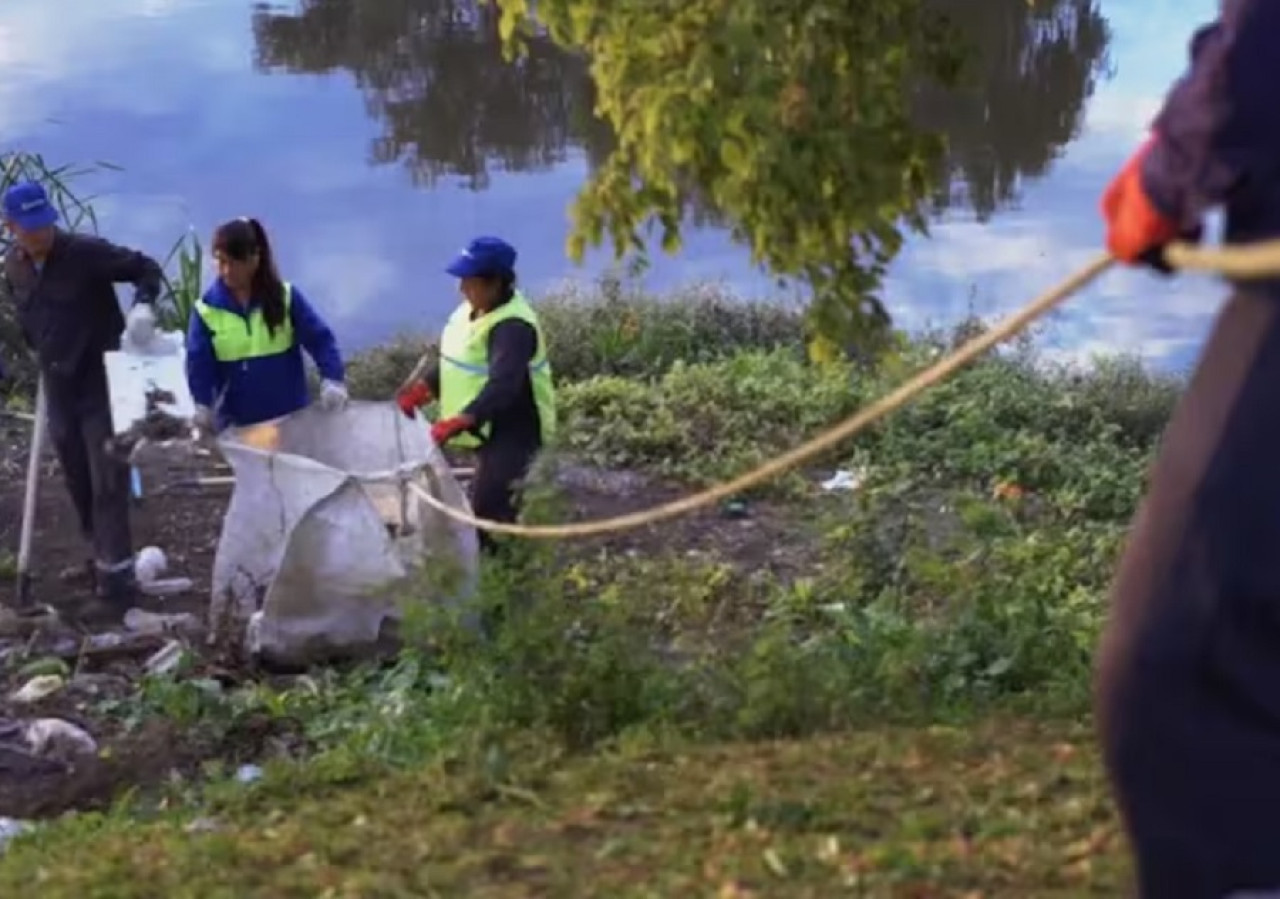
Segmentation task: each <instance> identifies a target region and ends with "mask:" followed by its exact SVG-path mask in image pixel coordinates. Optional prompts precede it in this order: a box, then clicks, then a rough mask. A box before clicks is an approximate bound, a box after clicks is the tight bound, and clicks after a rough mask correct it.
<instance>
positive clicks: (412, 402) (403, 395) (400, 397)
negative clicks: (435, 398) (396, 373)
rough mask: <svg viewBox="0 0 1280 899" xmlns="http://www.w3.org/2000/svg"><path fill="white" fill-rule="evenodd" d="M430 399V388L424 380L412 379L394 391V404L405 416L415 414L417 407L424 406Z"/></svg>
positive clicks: (409, 416)
mask: <svg viewBox="0 0 1280 899" xmlns="http://www.w3.org/2000/svg"><path fill="white" fill-rule="evenodd" d="M431 399H432V397H431V388H430V387H428V386H427V382H426V381H414V382H413V383H412V384H410V385H409V386H408V387H403V388H401V389H400V391H399V392H397V393H396V405H397V406H399V407H400V411H401V412H403V413H404V414H405V417H407V418H413V417H414V416H415V415H417V414H418V407H420V406H425V405H426V404H427V403H429V402H431Z"/></svg>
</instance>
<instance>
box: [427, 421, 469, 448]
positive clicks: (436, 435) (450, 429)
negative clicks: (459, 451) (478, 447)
mask: <svg viewBox="0 0 1280 899" xmlns="http://www.w3.org/2000/svg"><path fill="white" fill-rule="evenodd" d="M475 424H476V420H475V419H474V418H472V417H471V416H470V415H455V416H454V417H453V418H446V419H443V420H442V421H438V422H436V423H435V424H433V425H432V426H431V439H432V440H434V441H435V442H436V445H437V446H444V445H445V444H446V443H448V442H449V441H450V440H452V439H453V438H454V437H457V436H458V435H459V434H461V433H462V432H463V431H470V430H471V429H472V428H473V427H475Z"/></svg>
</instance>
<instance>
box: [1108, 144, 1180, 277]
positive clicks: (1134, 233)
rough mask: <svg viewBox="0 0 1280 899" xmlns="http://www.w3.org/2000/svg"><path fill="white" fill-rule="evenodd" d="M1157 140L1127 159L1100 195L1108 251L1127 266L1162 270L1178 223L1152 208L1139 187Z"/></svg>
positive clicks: (1176, 235)
mask: <svg viewBox="0 0 1280 899" xmlns="http://www.w3.org/2000/svg"><path fill="white" fill-rule="evenodd" d="M1156 140H1157V138H1155V137H1152V138H1150V139H1148V140H1147V142H1146V143H1145V144H1143V145H1142V146H1141V147H1140V148H1138V151H1137V152H1136V153H1134V154H1133V155H1132V156H1131V157H1129V161H1128V162H1126V163H1125V165H1124V168H1122V169H1121V170H1120V173H1119V174H1118V175H1116V177H1115V178H1114V179H1113V180H1112V181H1111V183H1110V184H1109V185H1107V189H1106V192H1105V193H1103V195H1102V216H1103V218H1105V219H1106V221H1107V251H1108V252H1110V253H1111V255H1112V256H1115V257H1116V258H1117V259H1119V260H1120V261H1121V262H1125V263H1128V264H1129V265H1138V264H1145V265H1153V266H1155V267H1157V268H1161V267H1165V266H1164V257H1163V252H1164V248H1165V246H1166V245H1167V244H1168V243H1169V242H1171V241H1172V240H1173V239H1174V238H1176V237H1178V236H1179V231H1178V224H1177V222H1174V221H1171V220H1169V219H1167V218H1165V216H1164V215H1163V214H1162V213H1161V212H1160V211H1159V210H1158V209H1156V208H1155V206H1154V205H1152V203H1151V198H1150V197H1148V196H1147V191H1146V188H1144V187H1143V186H1142V160H1143V159H1145V158H1146V155H1147V153H1148V152H1150V150H1151V147H1152V145H1153V144H1154V143H1155V141H1156Z"/></svg>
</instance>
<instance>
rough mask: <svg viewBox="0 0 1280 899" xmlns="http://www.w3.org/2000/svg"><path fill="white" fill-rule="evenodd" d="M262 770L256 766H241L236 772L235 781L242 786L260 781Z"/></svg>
mask: <svg viewBox="0 0 1280 899" xmlns="http://www.w3.org/2000/svg"><path fill="white" fill-rule="evenodd" d="M262 773H263V772H262V769H261V768H260V767H258V766H257V765H241V766H240V767H239V768H238V769H237V770H236V780H238V781H239V782H240V783H242V784H251V783H254V782H256V781H259V780H261V779H262Z"/></svg>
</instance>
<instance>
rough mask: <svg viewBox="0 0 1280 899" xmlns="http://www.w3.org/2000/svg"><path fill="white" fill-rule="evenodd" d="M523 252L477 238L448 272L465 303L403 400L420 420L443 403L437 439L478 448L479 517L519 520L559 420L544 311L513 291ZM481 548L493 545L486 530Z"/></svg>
mask: <svg viewBox="0 0 1280 899" xmlns="http://www.w3.org/2000/svg"><path fill="white" fill-rule="evenodd" d="M515 262H516V251H515V248H514V247H512V246H511V245H510V244H508V243H507V242H506V241H504V240H502V239H501V238H497V237H478V238H476V239H475V240H473V241H472V242H471V243H470V244H468V245H467V247H466V249H464V250H463V251H462V252H461V253H460V254H459V255H458V257H457V258H455V259H454V260H453V262H452V263H450V265H449V266H448V268H447V269H446V271H448V273H449V274H451V275H453V276H454V277H456V278H458V279H459V286H460V290H461V292H462V295H463V298H464V301H463V302H462V303H461V304H460V305H459V306H458V308H457V309H456V310H455V311H454V313H453V314H452V315H451V316H450V317H449V321H448V323H447V324H446V325H445V328H444V332H443V334H442V335H441V339H440V361H439V363H438V365H436V366H435V367H433V368H432V369H430V370H429V371H428V372H427V373H426V374H425V375H424V376H423V377H422V378H421V379H419V380H416V381H414V382H413V383H411V384H409V385H407V386H406V387H404V388H403V389H402V390H401V391H400V392H399V394H398V395H397V397H396V402H397V403H398V404H399V406H400V409H401V411H402V412H404V414H405V415H407V416H409V417H411V418H412V417H414V416H416V414H417V410H418V408H419V407H421V406H423V405H425V404H427V403H429V402H430V401H431V400H433V399H435V400H438V401H439V405H440V418H439V420H438V421H436V422H435V423H434V424H433V425H432V426H431V436H432V438H433V439H434V440H435V442H436V443H438V444H440V445H442V446H453V447H458V448H460V449H473V450H475V452H476V476H475V480H474V482H473V483H472V497H471V502H472V507H473V508H474V510H475V514H476V515H477V516H479V517H480V518H486V519H490V520H494V521H502V522H512V521H515V520H516V518H517V515H518V513H519V504H520V491H519V483H520V481H521V480H522V479H523V478H524V477H525V475H526V474H527V473H528V470H529V467H530V466H531V465H532V463H533V460H534V457H535V456H536V455H537V453H538V451H539V450H540V449H541V448H542V447H543V446H545V445H546V444H547V443H549V442H550V440H551V438H552V436H553V434H554V433H555V427H556V402H555V387H554V385H553V384H552V379H551V365H550V363H549V362H548V360H547V343H546V339H545V337H544V336H543V333H542V327H541V325H540V324H539V322H538V316H537V313H536V312H534V309H533V307H532V306H531V305H530V304H529V301H528V300H526V299H525V297H524V295H523V294H522V293H521V292H520V291H519V290H517V289H516V273H515ZM480 540H481V545H482V547H484V548H485V549H486V550H489V551H491V550H492V549H493V548H494V543H493V540H492V537H491V536H490V535H489V534H487V533H484V532H482V533H481V535H480Z"/></svg>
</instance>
